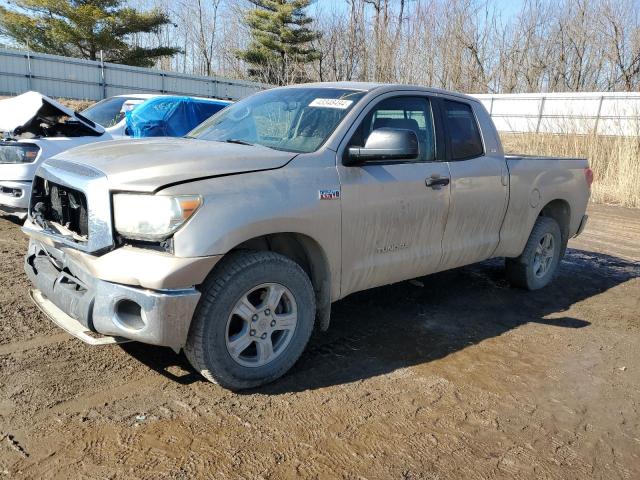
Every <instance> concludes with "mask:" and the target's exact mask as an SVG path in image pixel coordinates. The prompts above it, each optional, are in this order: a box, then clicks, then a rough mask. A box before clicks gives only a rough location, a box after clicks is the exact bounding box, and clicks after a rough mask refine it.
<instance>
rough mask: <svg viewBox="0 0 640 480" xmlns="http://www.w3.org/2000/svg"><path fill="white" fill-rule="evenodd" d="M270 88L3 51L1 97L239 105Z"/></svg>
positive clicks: (217, 78)
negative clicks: (155, 96)
mask: <svg viewBox="0 0 640 480" xmlns="http://www.w3.org/2000/svg"><path fill="white" fill-rule="evenodd" d="M266 88H269V85H266V84H262V83H257V82H249V81H244V80H232V79H228V78H224V77H217V76H212V77H206V76H200V75H187V74H182V73H176V72H167V71H163V70H156V69H151V68H142V67H132V66H128V65H118V64H115V63H107V62H102V61H93V60H83V59H79V58H71V57H63V56H59V55H49V54H45V53H34V52H30V51H23V50H14V49H7V48H0V95H17V94H20V93H24V92H26V91H28V90H36V91H38V92H40V93H43V94H44V95H48V96H51V97H61V98H73V99H78V100H101V99H103V98H106V97H110V96H113V95H120V94H126V93H132V92H145V93H165V94H175V95H193V96H200V97H214V98H221V99H228V100H239V99H241V98H243V97H245V96H247V95H250V94H252V93H255V92H258V91H260V90H264V89H266Z"/></svg>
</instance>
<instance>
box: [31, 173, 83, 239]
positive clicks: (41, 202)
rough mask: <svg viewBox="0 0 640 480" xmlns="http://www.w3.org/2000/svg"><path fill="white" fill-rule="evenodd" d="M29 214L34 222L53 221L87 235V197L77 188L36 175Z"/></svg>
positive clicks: (80, 234) (78, 233) (74, 231)
mask: <svg viewBox="0 0 640 480" xmlns="http://www.w3.org/2000/svg"><path fill="white" fill-rule="evenodd" d="M31 214H32V216H33V218H34V219H35V220H36V222H38V221H40V222H42V221H43V220H44V221H45V222H55V223H57V224H58V225H61V226H62V227H64V228H66V229H67V230H70V231H71V232H73V233H75V234H77V235H79V236H81V237H85V238H86V237H88V234H89V222H88V215H87V197H86V196H85V194H84V193H83V192H80V191H79V190H75V189H73V188H69V187H66V186H63V185H58V184H57V183H53V182H50V181H45V180H44V179H43V178H41V177H36V178H35V180H34V183H33V192H32V195H31ZM42 223H44V222H42Z"/></svg>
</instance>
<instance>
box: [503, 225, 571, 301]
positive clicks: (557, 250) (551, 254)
mask: <svg viewBox="0 0 640 480" xmlns="http://www.w3.org/2000/svg"><path fill="white" fill-rule="evenodd" d="M563 253H564V245H563V243H562V234H561V233H560V226H559V225H558V222H556V221H555V220H554V219H553V218H551V217H538V219H537V220H536V223H535V224H534V225H533V230H532V231H531V235H529V240H527V244H526V245H525V247H524V251H523V252H522V254H521V255H520V256H519V257H517V258H507V259H506V261H505V268H506V274H507V279H508V280H509V282H510V283H511V284H512V285H514V286H516V287H520V288H524V289H527V290H538V289H540V288H543V287H545V286H547V285H548V284H549V283H550V282H551V281H552V280H553V277H554V275H555V273H556V270H557V268H558V264H559V263H560V259H561V256H562V254H563Z"/></svg>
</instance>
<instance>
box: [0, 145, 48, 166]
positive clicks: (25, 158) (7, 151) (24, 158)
mask: <svg viewBox="0 0 640 480" xmlns="http://www.w3.org/2000/svg"><path fill="white" fill-rule="evenodd" d="M38 152H40V147H38V146H37V145H34V144H33V143H16V142H0V163H31V162H33V161H35V159H36V158H37V157H38Z"/></svg>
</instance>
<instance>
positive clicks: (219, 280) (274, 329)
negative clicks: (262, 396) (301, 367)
mask: <svg viewBox="0 0 640 480" xmlns="http://www.w3.org/2000/svg"><path fill="white" fill-rule="evenodd" d="M222 262H223V263H221V265H219V267H218V268H217V269H216V271H215V272H214V273H213V274H212V275H211V276H210V277H209V278H208V279H207V280H206V281H205V284H204V285H203V292H202V298H201V300H200V304H199V305H198V308H197V309H196V313H195V315H194V318H193V321H192V324H191V328H190V331H189V337H188V339H187V344H186V346H185V353H186V355H187V358H188V359H189V361H190V362H191V364H192V365H193V366H194V368H195V369H196V370H198V371H199V372H200V373H201V374H202V375H203V376H204V377H205V378H206V379H208V380H210V381H212V382H214V383H218V384H220V385H222V386H224V387H226V388H230V389H232V390H240V389H244V388H251V387H256V386H259V385H263V384H265V383H268V382H271V381H273V380H275V379H276V378H278V377H280V376H282V375H283V374H284V373H285V372H287V370H289V369H290V368H291V367H292V366H293V365H294V363H295V362H296V361H297V360H298V358H299V357H300V355H301V354H302V352H303V350H304V348H305V346H306V344H307V342H308V340H309V337H310V335H311V332H312V330H313V322H314V318H315V297H314V292H313V287H312V285H311V282H310V280H309V278H308V277H307V275H306V274H305V272H304V271H303V270H302V268H300V266H299V265H298V264H296V263H295V262H293V261H292V260H290V259H288V258H286V257H284V256H282V255H279V254H276V253H273V252H250V251H244V252H235V253H232V254H230V255H229V256H228V257H227V258H225V259H223V260H222Z"/></svg>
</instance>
